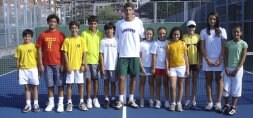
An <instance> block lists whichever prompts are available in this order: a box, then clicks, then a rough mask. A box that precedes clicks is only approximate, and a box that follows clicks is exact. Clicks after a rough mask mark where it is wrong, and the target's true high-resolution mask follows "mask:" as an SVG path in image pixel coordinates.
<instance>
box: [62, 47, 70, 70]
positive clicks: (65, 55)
mask: <svg viewBox="0 0 253 118" xmlns="http://www.w3.org/2000/svg"><path fill="white" fill-rule="evenodd" d="M63 56H64V61H65V67H66V69H67V72H68V73H69V74H70V73H71V69H70V67H69V61H68V53H67V52H66V51H63Z"/></svg>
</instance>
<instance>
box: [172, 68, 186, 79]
mask: <svg viewBox="0 0 253 118" xmlns="http://www.w3.org/2000/svg"><path fill="white" fill-rule="evenodd" d="M185 70H186V67H185V66H179V67H175V68H170V77H174V76H177V77H185Z"/></svg>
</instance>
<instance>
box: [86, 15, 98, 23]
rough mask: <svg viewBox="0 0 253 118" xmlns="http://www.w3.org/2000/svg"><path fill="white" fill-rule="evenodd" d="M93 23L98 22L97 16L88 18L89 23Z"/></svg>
mask: <svg viewBox="0 0 253 118" xmlns="http://www.w3.org/2000/svg"><path fill="white" fill-rule="evenodd" d="M91 22H98V18H97V16H94V15H91V16H90V17H89V18H88V23H91Z"/></svg>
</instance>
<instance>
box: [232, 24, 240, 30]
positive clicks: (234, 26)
mask: <svg viewBox="0 0 253 118" xmlns="http://www.w3.org/2000/svg"><path fill="white" fill-rule="evenodd" d="M235 28H239V29H240V31H242V27H241V25H239V24H235V25H233V26H232V30H234V29H235Z"/></svg>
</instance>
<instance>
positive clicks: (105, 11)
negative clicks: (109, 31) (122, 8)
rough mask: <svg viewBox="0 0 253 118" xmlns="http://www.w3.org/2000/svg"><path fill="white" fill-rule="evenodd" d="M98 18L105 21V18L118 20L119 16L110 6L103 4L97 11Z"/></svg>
mask: <svg viewBox="0 0 253 118" xmlns="http://www.w3.org/2000/svg"><path fill="white" fill-rule="evenodd" d="M97 16H98V19H99V21H107V20H118V19H119V16H117V15H116V13H115V12H114V11H113V8H112V7H111V6H105V7H103V8H101V9H99V11H98V14H97Z"/></svg>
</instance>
